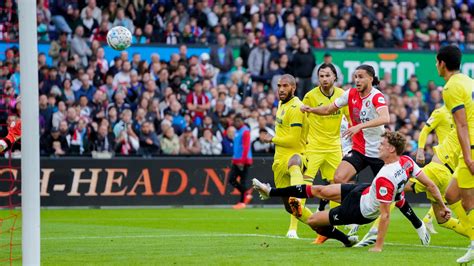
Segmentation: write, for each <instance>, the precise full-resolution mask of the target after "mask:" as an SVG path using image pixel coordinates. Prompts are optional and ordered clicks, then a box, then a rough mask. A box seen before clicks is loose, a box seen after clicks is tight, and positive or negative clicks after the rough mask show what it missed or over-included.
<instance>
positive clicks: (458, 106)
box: [436, 45, 474, 263]
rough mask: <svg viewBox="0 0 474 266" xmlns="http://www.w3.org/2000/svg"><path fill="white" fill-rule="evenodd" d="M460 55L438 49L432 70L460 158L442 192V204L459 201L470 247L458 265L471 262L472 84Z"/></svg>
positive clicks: (452, 49)
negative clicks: (441, 82) (450, 119)
mask: <svg viewBox="0 0 474 266" xmlns="http://www.w3.org/2000/svg"><path fill="white" fill-rule="evenodd" d="M461 59H462V53H461V50H460V49H459V48H458V47H457V46H453V45H448V46H445V47H443V48H441V49H440V50H439V52H438V54H437V55H436V69H437V71H438V74H439V75H440V76H441V77H443V78H444V80H445V81H446V84H445V85H444V88H443V93H442V94H443V101H444V103H445V105H446V107H447V109H448V110H449V111H450V112H451V113H452V114H453V118H454V124H455V128H456V135H457V140H458V143H459V145H460V149H461V154H460V157H459V161H458V165H457V167H456V169H455V170H454V174H453V178H452V179H451V181H450V183H449V185H448V188H447V190H446V200H447V201H448V203H454V202H457V201H459V200H461V203H462V206H463V208H464V210H465V214H466V215H464V216H460V217H458V218H459V220H460V221H461V224H463V226H464V228H465V229H466V231H467V235H468V236H469V238H470V240H471V245H470V247H469V249H468V250H467V252H466V254H464V255H463V256H462V257H460V258H458V259H457V262H458V263H467V262H470V261H472V260H474V228H473V226H474V211H473V209H474V160H473V157H474V102H473V96H474V80H473V79H471V78H470V77H469V76H467V75H465V74H462V73H460V67H461Z"/></svg>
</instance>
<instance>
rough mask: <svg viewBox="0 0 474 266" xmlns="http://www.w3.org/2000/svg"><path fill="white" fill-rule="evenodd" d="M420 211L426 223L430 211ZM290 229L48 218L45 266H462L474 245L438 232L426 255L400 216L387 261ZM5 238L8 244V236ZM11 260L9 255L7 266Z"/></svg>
mask: <svg viewBox="0 0 474 266" xmlns="http://www.w3.org/2000/svg"><path fill="white" fill-rule="evenodd" d="M416 211H417V213H418V214H419V215H420V216H421V215H423V214H424V213H425V211H426V209H421V208H417V209H416ZM288 222H289V216H288V214H286V213H285V212H284V210H283V209H282V208H248V209H244V210H232V209H223V208H202V209H201V208H192V209H186V208H185V209H183V208H171V209H67V210H66V209H65V210H42V211H41V229H42V232H41V260H42V264H43V265H196V264H199V265H384V266H386V265H456V263H455V260H456V259H457V258H458V257H460V256H462V255H463V254H464V253H465V250H466V248H467V246H468V244H469V241H468V240H467V239H465V238H463V237H461V236H458V235H456V234H455V233H453V232H450V231H448V230H446V229H444V228H440V227H436V229H437V230H438V232H439V234H437V235H433V236H432V242H431V246H430V247H423V246H421V245H420V242H419V240H418V238H417V235H416V232H415V230H414V229H413V228H412V227H411V224H409V222H408V221H407V220H406V219H405V218H404V217H403V216H402V215H401V214H400V213H399V212H398V211H397V210H396V209H395V210H394V211H393V213H392V217H391V223H390V227H389V232H388V236H387V237H386V245H385V247H384V251H383V252H382V253H380V254H373V253H369V252H368V248H361V249H356V248H344V247H342V244H340V243H339V242H336V241H328V242H326V243H325V244H324V245H318V246H317V245H313V244H310V242H311V241H312V240H313V238H314V236H315V234H314V233H313V231H311V230H310V229H309V227H307V226H305V225H304V224H300V227H299V230H298V232H299V236H300V238H301V239H299V240H296V239H286V238H284V237H283V236H284V235H285V234H286V231H287V227H288ZM7 226H8V225H7V224H3V225H2V229H3V230H5V227H7ZM367 230H368V226H366V227H364V228H363V229H362V230H361V232H360V237H362V236H363V234H364V233H365V232H366V231H367ZM0 236H1V237H2V243H5V241H6V240H7V239H6V237H7V236H8V234H1V235H0ZM3 238H5V239H3ZM14 238H18V239H20V238H21V237H20V236H19V234H18V233H16V234H15V236H14ZM7 242H8V241H7ZM14 249H15V250H14V253H18V252H19V250H20V248H19V247H14ZM7 253H8V248H5V247H3V248H2V249H1V252H0V259H4V258H6V257H7ZM14 264H19V262H18V263H14Z"/></svg>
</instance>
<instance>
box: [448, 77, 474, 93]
mask: <svg viewBox="0 0 474 266" xmlns="http://www.w3.org/2000/svg"><path fill="white" fill-rule="evenodd" d="M473 84H474V80H473V79H472V78H470V77H469V76H467V75H465V74H462V73H459V74H456V75H453V76H452V77H451V78H450V79H449V80H448V81H447V82H446V84H445V85H444V87H443V93H453V91H459V90H464V89H467V88H468V89H469V90H471V88H472V85H473Z"/></svg>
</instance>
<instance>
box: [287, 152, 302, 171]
mask: <svg viewBox="0 0 474 266" xmlns="http://www.w3.org/2000/svg"><path fill="white" fill-rule="evenodd" d="M293 165H296V166H300V165H301V157H300V156H299V155H297V154H295V155H293V156H291V158H290V160H289V161H288V168H290V167H291V166H293Z"/></svg>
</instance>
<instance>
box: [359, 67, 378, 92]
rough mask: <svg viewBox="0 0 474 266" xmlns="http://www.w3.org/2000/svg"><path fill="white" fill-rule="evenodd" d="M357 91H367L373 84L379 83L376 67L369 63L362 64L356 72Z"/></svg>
mask: <svg viewBox="0 0 474 266" xmlns="http://www.w3.org/2000/svg"><path fill="white" fill-rule="evenodd" d="M354 79H355V83H356V88H357V91H359V92H365V91H366V90H368V89H370V88H372V86H377V85H379V79H378V78H377V76H375V69H374V68H373V67H372V66H369V65H360V66H358V67H357V68H356V70H355V72H354Z"/></svg>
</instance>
